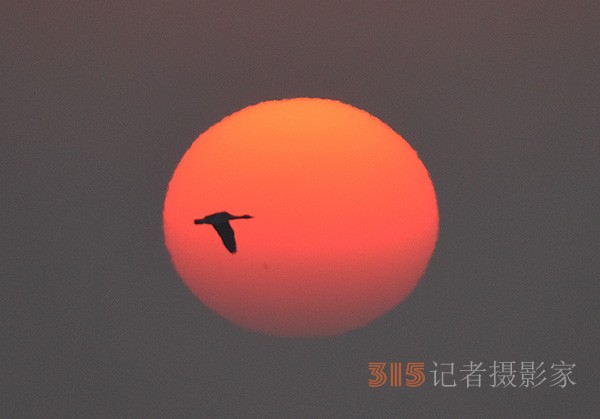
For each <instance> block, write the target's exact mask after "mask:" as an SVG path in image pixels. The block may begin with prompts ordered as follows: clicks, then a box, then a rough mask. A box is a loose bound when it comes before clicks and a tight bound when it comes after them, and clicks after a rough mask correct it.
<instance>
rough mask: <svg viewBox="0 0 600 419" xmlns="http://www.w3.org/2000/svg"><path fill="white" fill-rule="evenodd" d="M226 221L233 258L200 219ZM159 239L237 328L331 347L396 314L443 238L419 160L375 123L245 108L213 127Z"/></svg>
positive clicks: (303, 106)
mask: <svg viewBox="0 0 600 419" xmlns="http://www.w3.org/2000/svg"><path fill="white" fill-rule="evenodd" d="M223 211H226V212H229V213H231V214H234V215H244V214H249V215H251V216H252V217H253V218H250V219H239V220H238V219H236V220H231V221H230V225H231V227H232V228H233V230H234V232H235V242H236V244H237V253H235V254H232V253H230V252H229V251H228V250H227V249H226V248H225V246H224V245H223V242H222V241H221V238H220V237H219V234H217V231H216V230H215V228H213V226H212V225H210V224H200V225H196V224H194V220H195V219H201V218H203V217H205V216H208V215H211V214H214V213H218V212H223ZM163 216H164V233H165V241H166V245H167V248H168V250H169V252H170V254H171V258H172V261H173V264H174V265H175V268H176V270H177V272H178V273H179V275H180V276H181V277H182V278H183V281H184V282H185V284H186V285H187V286H188V287H189V289H190V290H191V291H192V292H193V293H194V294H195V295H196V296H197V297H198V298H199V299H200V300H201V301H202V302H204V304H206V305H207V306H208V307H210V308H211V309H213V310H214V311H216V312H217V313H219V314H220V315H222V316H223V317H225V318H227V319H229V320H231V321H232V322H234V323H236V324H237V325H239V326H241V327H244V328H247V329H251V330H254V331H258V332H261V333H266V334H271V335H278V336H314V335H338V334H341V333H343V332H345V331H348V330H352V329H355V328H358V327H361V326H363V325H365V324H367V323H368V322H370V321H371V320H373V319H375V318H377V317H379V316H381V315H382V314H384V313H385V312H387V311H389V310H391V309H392V308H393V307H395V306H396V305H397V304H398V303H400V302H401V301H402V300H403V299H404V298H405V297H406V296H407V295H408V294H409V293H410V292H411V291H412V290H413V288H414V287H415V285H416V284H417V282H418V281H419V279H420V278H421V276H422V275H423V272H424V271H425V268H426V267H427V263H428V262H429V259H430V258H431V255H432V253H433V250H434V247H435V243H436V240H437V234H438V210H437V202H436V196H435V191H434V188H433V185H432V183H431V180H430V178H429V174H428V172H427V169H426V168H425V166H424V165H423V163H421V161H420V160H419V158H418V156H417V153H416V152H415V151H414V150H413V149H412V148H411V147H410V145H409V144H408V143H407V142H406V141H405V140H404V139H403V138H402V137H400V135H398V134H396V133H395V132H394V131H393V130H392V129H391V128H390V127H389V126H387V125H386V124H384V123H383V122H382V121H380V120H379V119H377V118H375V117H374V116H372V115H370V114H368V113H367V112H364V111H361V110H359V109H357V108H354V107H352V106H350V105H346V104H344V103H341V102H337V101H333V100H326V99H309V98H298V99H287V100H278V101H268V102H263V103H259V104H258V105H254V106H249V107H247V108H244V109H242V110H241V111H239V112H236V113H234V114H233V115H231V116H228V117H227V118H225V119H223V120H222V121H221V122H219V123H217V124H216V125H214V126H212V127H211V128H210V129H209V130H208V131H206V132H205V133H203V134H202V135H200V137H198V139H196V141H194V143H193V144H192V146H191V147H190V149H189V150H188V151H187V152H186V153H185V155H184V156H183V158H182V159H181V162H180V163H179V165H178V166H177V169H176V170H175V173H174V174H173V178H172V179H171V182H170V183H169V188H168V191H167V195H166V199H165V206H164V213H163Z"/></svg>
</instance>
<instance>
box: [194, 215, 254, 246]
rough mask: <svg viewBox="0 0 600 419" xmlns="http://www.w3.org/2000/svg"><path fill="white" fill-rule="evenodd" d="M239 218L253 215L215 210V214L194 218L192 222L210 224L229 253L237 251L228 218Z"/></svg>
mask: <svg viewBox="0 0 600 419" xmlns="http://www.w3.org/2000/svg"><path fill="white" fill-rule="evenodd" d="M240 218H253V217H252V216H251V215H231V214H230V213H228V212H217V213H215V214H211V215H207V216H206V217H204V218H199V219H197V220H194V224H212V226H213V227H214V228H215V230H217V233H219V236H220V237H221V240H222V241H223V244H224V245H225V247H226V248H227V250H229V252H230V253H235V252H236V251H237V246H236V244H235V234H234V232H233V228H231V225H230V224H229V220H237V219H240Z"/></svg>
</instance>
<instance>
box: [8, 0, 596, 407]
mask: <svg viewBox="0 0 600 419" xmlns="http://www.w3.org/2000/svg"><path fill="white" fill-rule="evenodd" d="M35 3H36V2H16V1H7V2H3V4H2V5H1V6H0V45H1V54H2V59H1V60H0V83H1V86H2V99H3V100H2V102H1V104H0V121H1V123H2V125H1V132H2V144H1V146H0V147H2V149H3V150H2V152H1V153H0V170H1V171H2V183H3V200H2V213H3V217H2V238H1V239H0V240H1V243H2V255H3V256H2V259H3V262H2V265H3V280H2V285H1V286H2V290H1V293H0V300H1V303H0V310H1V312H0V327H2V336H3V338H2V351H1V358H0V362H1V363H0V368H1V369H0V371H1V373H0V376H1V378H0V383H1V385H2V392H1V396H0V397H1V398H2V399H1V400H0V401H1V402H0V412H2V413H3V416H13V417H40V416H44V417H55V416H60V417H64V416H78V417H88V416H96V417H106V416H130V417H138V416H139V417H165V416H168V417H173V416H175V417H181V416H201V415H211V416H213V417H215V416H216V417H218V416H226V417H265V416H286V417H309V416H310V417H312V416H315V417H324V416H329V417H331V416H339V415H343V416H350V417H351V416H363V417H364V416H372V417H392V416H399V415H407V416H414V417H431V416H434V415H440V414H444V415H449V416H462V417H475V416H497V417H506V416H511V417H512V416H517V417H518V416H538V415H539V416H546V417H553V416H554V417H593V416H597V415H598V412H599V410H600V407H599V406H600V401H599V399H598V393H597V387H598V385H597V376H598V374H599V373H600V371H599V369H598V359H599V355H600V354H599V350H598V348H599V347H600V345H599V344H600V340H599V334H598V325H597V319H598V316H599V314H600V313H599V310H598V303H597V302H598V283H597V280H598V269H597V267H596V266H594V263H595V262H597V250H598V243H597V238H598V237H597V233H598V219H597V217H598V216H597V214H598V210H597V200H598V198H597V196H598V193H597V192H598V186H599V185H598V169H597V167H596V166H597V161H598V157H599V151H600V143H598V140H597V133H598V132H599V130H600V126H599V122H598V117H597V112H594V111H597V109H598V104H597V98H598V93H599V92H598V88H597V74H598V68H599V64H600V62H599V61H600V60H599V58H598V54H597V51H598V47H599V45H598V38H599V36H598V35H599V34H598V29H597V22H598V16H599V13H598V12H599V10H598V8H599V6H598V5H597V4H596V3H594V2H586V1H574V2H559V1H547V2H538V1H531V2H520V1H512V0H511V1H504V2H474V1H452V2H448V1H443V2H442V1H430V2H420V1H370V2H367V1H343V2H342V1H330V2H310V1H296V2H271V1H270V2H268V1H253V2H248V1H219V2H217V1H212V2H209V1H196V2H191V1H169V2H158V1H153V0H152V1H146V2H138V1H130V2H116V1H104V2H97V4H96V3H92V2H77V3H70V2H64V1H56V2H37V4H35ZM290 97H320V98H331V99H336V100H340V101H342V102H345V103H349V104H351V105H353V106H355V107H358V108H360V109H364V110H366V111H367V112H369V113H371V114H373V115H375V116H377V117H378V118H380V119H381V120H382V121H384V122H385V123H387V124H388V125H390V127H392V128H393V129H394V130H395V131H396V132H398V133H399V134H400V135H402V137H403V138H405V139H406V140H407V141H408V142H409V143H410V144H411V146H412V147H413V148H414V149H415V150H416V151H417V152H418V154H419V157H420V158H421V160H422V161H423V163H424V164H425V166H426V167H427V168H428V170H429V173H430V176H431V179H432V182H433V184H434V187H435V189H436V193H437V198H438V205H439V214H440V232H439V239H438V243H437V247H436V250H435V253H434V255H433V257H432V259H431V262H430V265H429V267H428V269H427V271H426V273H425V275H424V277H423V278H422V280H421V281H420V283H419V284H418V286H417V287H416V289H415V290H414V292H413V293H412V294H411V295H410V296H409V297H408V298H407V299H406V300H405V301H404V302H403V303H402V304H401V305H400V306H398V307H397V308H396V309H394V310H393V311H391V312H389V313H388V314H386V315H385V316H383V317H381V318H379V319H378V320H376V321H374V322H372V323H371V324H370V325H368V326H366V327H364V328H361V329H359V330H356V331H353V332H350V333H348V334H346V335H343V336H341V337H336V338H287V339H284V338H274V337H269V336H265V335H260V334H257V333H252V332H248V331H245V330H242V329H240V328H238V327H236V326H234V325H232V324H230V323H229V322H228V321H226V320H224V319H222V318H221V317H219V316H218V315H216V314H215V313H213V312H212V311H210V310H209V309H208V308H206V307H205V306H203V305H202V304H201V303H200V302H199V301H198V300H197V299H196V298H195V297H194V296H193V295H192V294H191V293H190V292H189V291H188V290H187V289H186V287H185V285H184V284H183V283H182V281H181V280H180V279H179V278H178V276H177V274H176V272H175V271H174V269H173V266H172V264H171V262H170V260H169V255H168V252H167V250H166V248H165V245H164V237H163V232H162V209H163V204H164V198H165V194H166V189H167V185H168V182H169V180H170V178H171V176H172V173H173V171H174V170H175V168H176V167H177V164H178V162H179V160H180V159H181V157H182V156H183V154H184V153H185V151H186V150H187V148H188V147H189V146H190V145H191V143H192V142H193V141H194V139H195V138H196V137H197V136H198V135H199V134H201V133H202V132H204V131H205V130H206V129H208V128H209V127H210V126H212V125H213V124H215V123H217V122H218V121H219V120H221V119H222V118H223V117H225V116H227V115H229V114H231V113H233V112H235V111H237V110H239V109H242V108H243V107H245V106H248V105H252V104H256V103H259V102H261V101H264V100H270V99H281V98H290ZM510 360H512V361H517V362H520V361H535V362H545V363H546V364H547V366H549V365H550V364H551V363H553V362H559V361H561V360H564V361H565V362H567V363H575V364H576V367H575V369H574V371H573V376H572V377H573V380H574V381H575V382H576V385H570V386H567V387H566V388H564V389H562V388H557V387H549V386H547V385H545V384H544V385H540V386H539V387H537V388H535V389H525V388H516V389H510V388H509V389H503V388H490V387H489V386H487V387H484V388H465V386H464V384H461V385H459V386H457V387H456V388H440V387H435V386H434V385H433V380H432V377H431V375H429V374H427V381H426V383H425V384H424V385H423V386H421V387H419V388H413V389H410V388H407V387H400V388H393V387H389V386H388V387H381V388H369V386H368V379H369V369H368V363H369V362H402V363H407V362H424V363H425V366H426V370H429V369H431V367H432V365H433V364H432V363H433V362H434V361H435V362H453V363H456V365H457V368H458V366H460V365H462V364H465V363H468V362H470V361H475V362H484V363H485V364H491V363H492V362H493V361H510Z"/></svg>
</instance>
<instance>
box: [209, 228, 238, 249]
mask: <svg viewBox="0 0 600 419" xmlns="http://www.w3.org/2000/svg"><path fill="white" fill-rule="evenodd" d="M213 227H214V228H215V230H217V233H219V236H220V237H221V240H223V244H224V245H225V247H226V248H227V250H229V252H231V253H235V252H236V250H237V248H236V245H235V235H234V233H233V229H232V228H231V225H230V224H229V223H228V222H226V223H218V224H213Z"/></svg>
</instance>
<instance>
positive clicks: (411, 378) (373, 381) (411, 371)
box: [369, 362, 425, 387]
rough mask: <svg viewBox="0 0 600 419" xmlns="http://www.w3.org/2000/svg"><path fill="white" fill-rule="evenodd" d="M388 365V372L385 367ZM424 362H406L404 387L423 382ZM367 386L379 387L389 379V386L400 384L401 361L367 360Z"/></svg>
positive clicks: (418, 384)
mask: <svg viewBox="0 0 600 419" xmlns="http://www.w3.org/2000/svg"><path fill="white" fill-rule="evenodd" d="M388 365H389V369H388V372H387V373H386V367H387V366H388ZM424 369H425V363H424V362H407V363H406V370H405V371H404V376H405V378H404V384H405V385H406V387H419V386H420V385H422V384H423V383H424V382H425V373H424V372H423V370H424ZM369 371H371V377H372V378H369V387H381V386H383V385H385V383H387V382H388V381H389V383H390V387H400V386H402V363H401V362H390V363H387V362H369Z"/></svg>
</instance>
